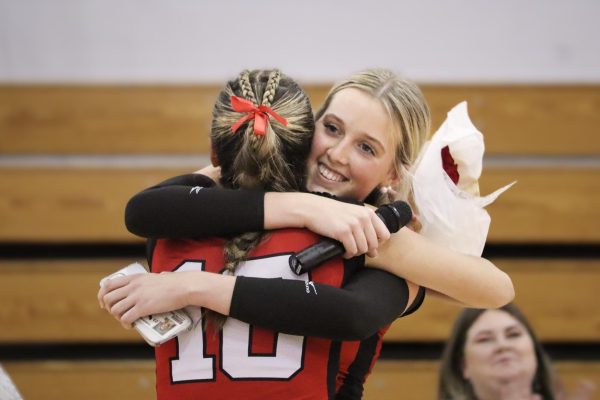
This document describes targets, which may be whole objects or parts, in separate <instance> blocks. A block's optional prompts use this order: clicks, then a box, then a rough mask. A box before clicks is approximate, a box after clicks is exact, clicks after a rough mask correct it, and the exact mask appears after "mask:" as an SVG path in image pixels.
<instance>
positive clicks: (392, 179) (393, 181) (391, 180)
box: [382, 166, 402, 187]
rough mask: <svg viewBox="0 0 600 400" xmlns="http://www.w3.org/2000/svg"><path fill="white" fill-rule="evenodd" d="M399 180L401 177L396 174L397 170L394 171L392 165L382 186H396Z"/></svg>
mask: <svg viewBox="0 0 600 400" xmlns="http://www.w3.org/2000/svg"><path fill="white" fill-rule="evenodd" d="M401 181H402V179H400V177H399V176H398V172H397V171H396V168H394V166H392V168H391V169H390V171H389V172H388V174H387V177H386V182H385V184H383V185H382V186H391V187H398V185H399V184H400V182H401Z"/></svg>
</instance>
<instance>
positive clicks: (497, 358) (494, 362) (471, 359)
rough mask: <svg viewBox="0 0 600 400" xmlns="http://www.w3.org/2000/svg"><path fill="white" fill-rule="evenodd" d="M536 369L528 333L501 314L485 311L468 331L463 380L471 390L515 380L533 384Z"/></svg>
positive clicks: (509, 316) (495, 311) (502, 312)
mask: <svg viewBox="0 0 600 400" xmlns="http://www.w3.org/2000/svg"><path fill="white" fill-rule="evenodd" d="M536 369H537V361H536V356H535V350H534V344H533V340H532V339H531V336H530V335H529V333H528V332H527V329H526V328H525V326H523V324H521V323H520V322H519V321H518V320H517V319H515V318H514V317H513V316H511V315H510V314H509V313H507V312H505V311H502V310H487V311H485V312H484V313H482V314H481V315H480V316H479V318H478V319H477V320H476V321H475V322H474V323H473V325H472V326H471V327H470V328H469V330H468V331H467V338H466V342H465V348H464V363H463V376H464V378H465V379H468V380H469V381H471V383H472V384H473V386H474V387H475V388H477V386H480V385H485V382H489V381H492V380H493V381H505V380H509V379H512V378H514V377H519V379H524V380H525V381H527V382H533V378H534V375H535V372H536Z"/></svg>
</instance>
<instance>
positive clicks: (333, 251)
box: [289, 238, 344, 275]
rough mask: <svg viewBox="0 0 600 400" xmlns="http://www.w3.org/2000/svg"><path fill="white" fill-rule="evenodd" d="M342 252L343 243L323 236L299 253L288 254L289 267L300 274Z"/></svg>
mask: <svg viewBox="0 0 600 400" xmlns="http://www.w3.org/2000/svg"><path fill="white" fill-rule="evenodd" d="M342 254H344V245H342V243H340V242H338V241H337V240H333V239H330V238H323V239H322V240H321V241H320V242H318V243H316V244H314V245H312V246H309V247H307V248H306V249H304V250H302V251H301V252H299V253H296V254H292V255H291V256H290V260H289V261H290V268H291V269H292V271H294V272H295V273H296V275H301V274H303V273H305V272H308V271H309V270H311V269H313V268H315V267H316V266H318V265H320V264H322V263H323V262H325V261H327V260H329V259H330V258H333V257H336V256H340V255H342Z"/></svg>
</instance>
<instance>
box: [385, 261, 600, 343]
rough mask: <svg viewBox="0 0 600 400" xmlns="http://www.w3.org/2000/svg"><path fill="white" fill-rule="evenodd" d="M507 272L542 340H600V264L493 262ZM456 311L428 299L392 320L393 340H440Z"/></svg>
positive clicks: (388, 336)
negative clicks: (399, 317)
mask: <svg viewBox="0 0 600 400" xmlns="http://www.w3.org/2000/svg"><path fill="white" fill-rule="evenodd" d="M492 261H493V262H494V263H495V264H496V265H497V266H498V267H499V268H501V269H502V270H503V271H505V272H506V273H508V274H509V275H510V277H511V279H512V281H513V284H514V286H515V291H516V297H515V303H516V304H517V305H518V306H519V307H520V308H521V309H522V311H523V312H524V314H525V315H526V316H527V317H528V318H529V320H530V322H531V323H532V325H533V326H534V328H535V329H536V332H537V333H538V336H539V337H540V338H541V339H542V340H544V341H553V342H578V341H583V342H585V341H588V342H595V341H597V340H598V338H600V305H599V304H598V301H597V296H598V288H600V261H598V260H573V259H495V260H492ZM459 312H460V308H459V307H458V306H457V305H455V304H452V303H449V302H447V301H444V300H440V299H438V298H434V297H429V298H427V299H426V300H425V303H424V304H423V305H422V306H421V309H420V310H418V311H417V312H416V313H415V314H413V315H410V316H408V317H406V318H401V319H398V320H396V322H395V323H394V324H393V325H392V327H391V328H390V331H389V332H388V333H387V334H386V336H385V340H386V341H389V342H392V341H423V342H427V341H436V340H437V341H444V340H446V338H447V337H448V336H449V335H450V330H451V327H452V323H453V321H454V319H455V317H456V315H457V314H458V313H459ZM565 327H568V329H565Z"/></svg>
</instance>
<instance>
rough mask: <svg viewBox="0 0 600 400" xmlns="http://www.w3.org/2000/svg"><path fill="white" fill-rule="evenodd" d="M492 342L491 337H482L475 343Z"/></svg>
mask: <svg viewBox="0 0 600 400" xmlns="http://www.w3.org/2000/svg"><path fill="white" fill-rule="evenodd" d="M491 340H492V337H491V336H480V337H478V338H477V339H475V343H487V342H489V341H491Z"/></svg>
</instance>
